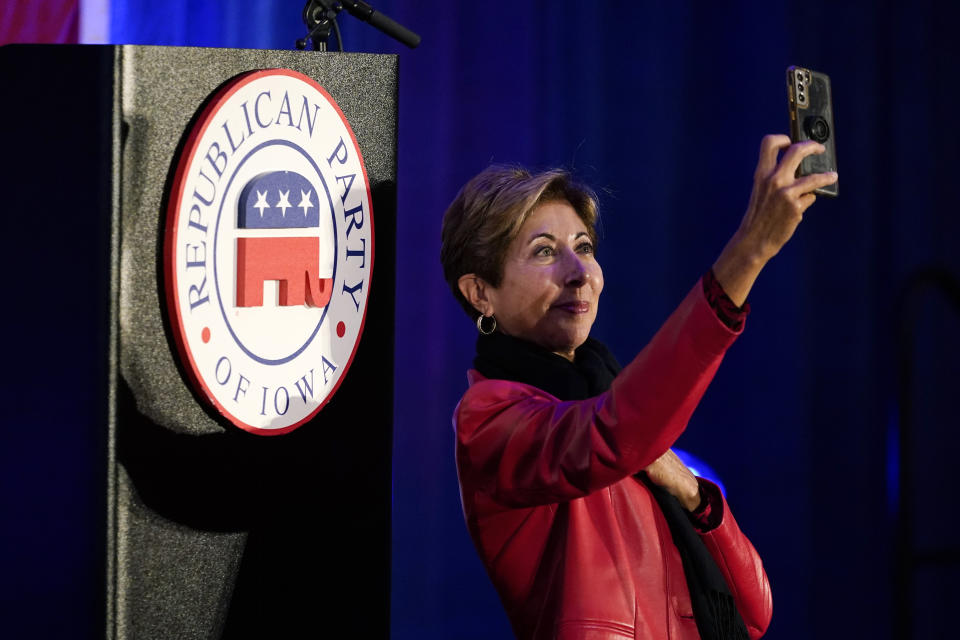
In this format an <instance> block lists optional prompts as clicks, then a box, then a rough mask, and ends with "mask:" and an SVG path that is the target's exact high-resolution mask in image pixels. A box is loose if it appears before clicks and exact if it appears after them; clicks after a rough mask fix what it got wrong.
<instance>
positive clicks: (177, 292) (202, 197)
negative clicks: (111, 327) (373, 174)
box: [164, 69, 374, 435]
mask: <svg viewBox="0 0 960 640" xmlns="http://www.w3.org/2000/svg"><path fill="white" fill-rule="evenodd" d="M373 249H374V247H373V211H372V209H371V207H370V187H369V183H368V180H367V174H366V170H365V169H364V166H363V158H362V157H361V155H360V149H359V148H358V146H357V141H356V138H355V137H354V135H353V131H352V130H351V128H350V125H349V124H348V123H347V120H346V118H344V116H343V113H342V112H341V111H340V108H339V107H338V106H337V104H336V102H334V100H333V98H331V97H330V95H329V94H328V93H327V92H326V91H324V89H323V88H322V87H321V86H320V85H319V84H317V83H316V82H315V81H313V80H311V79H310V78H308V77H307V76H305V75H303V74H300V73H297V72H295V71H290V70H287V69H269V70H263V71H254V72H250V73H247V74H243V75H241V76H238V77H236V78H234V79H233V80H231V81H230V82H228V83H227V84H226V85H225V86H224V87H223V88H221V90H220V91H219V93H218V94H217V95H215V96H214V97H213V98H212V99H211V100H210V101H209V103H208V104H207V106H206V107H205V108H204V110H203V111H202V112H201V113H200V115H199V117H198V118H197V119H196V122H195V124H194V125H193V128H192V130H191V131H190V133H189V136H188V138H187V141H186V144H185V145H184V148H183V151H182V153H181V155H180V157H179V158H178V160H177V165H176V172H175V174H174V179H173V184H172V190H171V192H170V200H169V207H168V212H167V223H166V236H165V239H164V262H165V264H164V268H165V274H164V275H165V285H166V295H167V305H168V315H169V317H170V321H171V329H172V333H173V337H174V341H175V342H176V345H177V350H178V352H179V355H180V357H181V359H182V362H183V366H184V369H185V370H186V371H187V375H188V377H189V378H190V382H191V384H193V386H194V388H195V390H196V391H197V393H198V394H199V395H200V396H201V397H202V398H203V399H204V400H206V401H207V402H209V403H210V404H211V405H212V406H213V407H215V408H216V409H217V410H218V411H219V412H220V413H221V414H222V415H223V416H224V417H226V418H227V419H228V420H229V421H230V422H232V423H233V424H235V425H236V426H238V427H240V428H241V429H245V430H247V431H250V432H252V433H257V434H262V435H276V434H282V433H287V432H290V431H292V430H293V429H295V428H297V427H298V426H300V425H302V424H303V423H304V422H306V421H307V420H309V419H310V418H311V417H313V416H314V415H316V413H317V412H318V411H320V410H321V409H322V408H323V406H324V405H325V404H326V403H327V402H328V401H329V400H330V399H331V397H333V395H334V393H335V392H336V390H337V388H338V386H339V385H340V383H341V382H342V380H343V378H344V376H345V375H347V371H348V369H349V368H350V362H351V360H352V359H353V355H354V353H355V352H356V349H357V345H358V343H359V341H360V337H361V334H362V332H363V324H364V317H365V314H366V309H367V296H368V293H369V291H370V277H371V273H372V270H373V253H374V252H373Z"/></svg>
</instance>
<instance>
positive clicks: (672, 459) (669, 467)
mask: <svg viewBox="0 0 960 640" xmlns="http://www.w3.org/2000/svg"><path fill="white" fill-rule="evenodd" d="M644 471H646V472H647V476H649V477H650V480H651V481H652V482H653V483H654V484H656V485H659V486H661V487H663V488H664V489H666V490H667V491H668V492H669V493H670V495H672V496H673V497H674V498H676V499H677V500H679V501H680V504H682V505H683V508H684V509H686V510H687V511H693V510H694V509H696V508H697V507H698V506H700V483H698V482H697V477H696V476H695V475H693V473H691V471H690V469H688V468H687V465H685V464H683V462H681V461H680V458H679V457H678V456H677V454H675V453H674V452H673V449H667V452H666V453H665V454H663V455H662V456H660V457H659V458H657V459H656V460H654V461H653V464H651V465H650V466H649V467H647V468H646V469H644Z"/></svg>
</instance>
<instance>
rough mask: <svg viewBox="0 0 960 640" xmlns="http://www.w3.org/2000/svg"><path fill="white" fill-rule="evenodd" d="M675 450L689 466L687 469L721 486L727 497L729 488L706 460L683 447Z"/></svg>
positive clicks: (721, 491)
mask: <svg viewBox="0 0 960 640" xmlns="http://www.w3.org/2000/svg"><path fill="white" fill-rule="evenodd" d="M673 452H674V453H675V454H677V457H678V458H680V461H681V462H683V464H685V465H686V466H687V469H690V471H691V472H692V473H693V475H695V476H700V477H701V478H706V479H707V480H709V481H710V482H712V483H713V484H715V485H717V486H718V487H720V493H722V494H723V495H724V497H726V495H727V489H726V488H725V487H724V486H723V483H722V482H721V481H720V476H718V475H717V472H716V471H714V470H713V469H712V468H711V467H710V465H708V464H707V463H706V462H704V461H703V460H701V459H700V458H698V457H697V456H695V455H693V454H692V453H687V452H686V451H684V450H682V449H674V450H673Z"/></svg>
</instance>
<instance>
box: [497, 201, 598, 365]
mask: <svg viewBox="0 0 960 640" xmlns="http://www.w3.org/2000/svg"><path fill="white" fill-rule="evenodd" d="M593 249H594V247H593V241H591V240H590V234H589V233H588V232H587V227H586V226H585V225H584V223H583V221H582V220H581V219H580V216H578V215H577V212H576V211H574V209H573V207H572V206H570V204H569V203H567V202H565V201H562V200H556V201H550V202H544V203H542V204H540V205H539V206H537V207H536V208H535V209H534V210H533V211H532V212H530V215H529V216H528V217H527V220H526V221H525V222H524V223H523V227H521V229H520V233H519V235H517V237H516V238H514V240H513V242H512V243H511V244H510V247H509V249H508V250H507V256H506V261H505V263H504V267H503V280H502V281H501V283H500V286H499V287H495V288H493V287H490V288H489V289H488V299H489V300H490V302H491V303H492V304H491V308H490V311H492V312H493V314H494V315H495V316H496V319H497V327H498V328H499V329H500V330H501V331H503V332H504V333H506V334H507V335H511V336H514V337H517V338H523V339H525V340H529V341H531V342H535V343H536V344H539V345H540V346H542V347H545V348H547V349H549V350H550V351H553V352H554V353H557V354H559V355H562V356H563V357H565V358H567V359H569V360H573V351H574V349H576V348H577V347H579V346H580V345H581V344H583V343H584V341H585V340H586V339H587V337H588V336H589V335H590V327H592V326H593V321H594V320H595V319H596V317H597V302H598V300H599V299H600V291H601V290H602V289H603V271H602V270H601V269H600V265H599V264H597V261H596V258H595V256H594V253H593Z"/></svg>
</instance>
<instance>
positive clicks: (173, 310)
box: [163, 68, 376, 436]
mask: <svg viewBox="0 0 960 640" xmlns="http://www.w3.org/2000/svg"><path fill="white" fill-rule="evenodd" d="M278 75H281V76H289V77H291V78H296V79H297V80H301V81H303V82H305V83H307V84H308V85H310V86H311V87H313V88H314V89H316V90H317V91H319V92H320V93H321V94H322V95H323V96H324V97H325V98H326V100H327V102H328V103H329V104H330V106H332V107H333V108H334V110H335V111H336V113H337V116H338V117H339V118H340V120H341V121H342V122H343V126H344V128H345V129H346V131H347V133H349V134H350V141H351V142H352V143H353V149H354V150H355V151H356V153H357V158H358V159H359V162H360V170H361V171H362V172H363V181H364V188H365V189H366V193H367V203H368V211H367V215H368V218H367V219H366V220H365V222H368V223H369V225H370V267H369V273H370V275H369V278H368V282H369V284H368V286H367V294H366V298H365V301H364V306H363V315H362V316H361V318H360V328H359V330H358V332H357V339H356V341H355V342H354V344H353V348H352V349H351V351H350V357H349V358H348V359H347V362H346V364H344V365H343V371H342V373H341V374H340V376H339V378H337V380H336V382H335V383H334V385H333V388H332V389H330V392H329V393H328V394H327V395H326V397H324V399H323V400H322V401H321V402H320V403H319V404H318V405H317V406H316V407H315V408H314V409H313V410H312V411H311V412H309V413H308V414H307V415H306V416H304V417H303V418H301V419H300V420H298V421H297V422H295V423H293V424H290V425H287V426H285V427H280V428H277V429H263V428H260V427H256V426H254V425H251V424H247V423H246V422H244V421H243V420H241V419H239V418H238V417H237V416H235V415H233V414H232V413H231V412H230V411H228V410H227V408H226V407H224V406H223V404H222V403H220V402H219V401H218V400H217V398H216V397H215V396H214V394H213V393H211V392H210V390H209V389H208V388H207V384H206V383H205V382H204V380H203V378H202V377H201V376H200V374H199V373H198V369H197V363H196V361H195V360H194V358H193V354H192V353H191V352H190V349H189V347H188V346H187V337H186V335H185V333H184V326H183V323H182V322H181V318H180V311H181V309H180V301H179V298H178V296H177V284H178V283H177V272H176V251H175V245H174V240H175V238H176V235H177V224H178V222H179V220H180V213H181V211H180V208H179V203H180V201H181V200H182V197H183V191H184V187H185V186H186V182H187V169H188V168H189V166H190V163H191V160H192V159H193V157H194V154H196V153H197V151H198V146H199V144H200V141H201V140H202V139H203V136H204V134H205V133H206V131H207V128H208V127H209V126H210V124H211V123H212V122H213V120H214V118H215V116H216V115H217V113H218V112H219V110H220V108H221V107H223V106H224V104H225V103H226V102H227V101H228V100H229V99H230V98H231V97H232V96H233V95H234V94H235V93H237V92H238V91H239V90H240V89H242V88H243V87H244V86H246V85H247V84H249V83H251V82H253V81H254V80H258V79H260V78H263V77H268V76H278ZM176 163H177V164H176V171H175V172H174V176H173V181H172V183H171V188H170V193H169V200H168V202H167V207H166V223H165V229H164V237H163V242H164V244H163V274H164V277H165V280H166V282H165V286H164V289H165V294H166V303H167V314H168V316H169V322H170V325H171V326H170V328H171V333H172V335H173V340H174V343H175V344H176V347H177V352H178V354H179V355H180V359H181V363H182V364H185V365H186V366H185V367H184V368H185V370H186V373H187V376H188V378H189V379H190V383H191V384H192V386H193V388H194V390H195V391H197V392H198V394H199V395H200V396H201V397H202V398H203V399H204V400H206V401H207V402H208V403H209V404H210V406H211V407H213V408H215V409H216V410H217V411H218V412H219V413H220V415H222V416H223V417H224V418H226V419H227V420H229V421H230V422H231V423H232V424H233V425H235V426H237V427H239V428H241V429H243V430H244V431H247V432H249V433H253V434H256V435H264V436H278V435H283V434H286V433H290V432H291V431H293V430H294V429H296V428H298V427H300V426H302V425H303V424H305V423H307V422H309V421H310V420H312V419H313V418H314V417H315V416H316V415H317V414H318V413H319V412H320V411H321V410H322V409H323V408H324V407H325V406H326V405H327V403H328V402H330V400H331V399H332V398H333V396H334V395H336V393H337V390H338V389H339V388H340V385H341V384H342V383H343V381H344V379H345V378H346V377H347V374H348V373H349V371H350V366H351V365H352V364H353V359H354V357H355V356H356V354H357V348H358V347H359V346H360V341H361V340H362V339H363V331H364V328H365V326H366V322H367V309H368V308H369V306H370V304H369V303H370V297H371V295H372V293H373V267H374V257H375V255H376V250H375V249H376V227H375V223H374V220H375V216H374V211H373V196H372V194H371V192H370V178H369V176H368V175H367V166H366V163H365V162H364V161H363V154H362V153H361V151H360V145H359V144H358V143H357V136H356V134H355V133H354V132H353V127H351V126H350V123H349V122H348V121H347V118H346V116H344V114H343V111H342V110H341V109H340V105H339V104H337V102H336V100H334V99H333V97H332V96H331V95H330V94H329V92H327V90H326V89H324V88H323V87H322V86H320V84H319V83H318V82H316V81H315V80H313V79H312V78H310V77H309V76H307V75H305V74H303V73H300V72H298V71H294V70H292V69H282V68H276V69H260V70H256V71H247V72H244V73H241V74H238V75H236V76H234V77H233V78H231V79H230V80H228V81H227V82H226V84H225V85H224V86H222V87H221V88H220V89H219V91H218V92H217V93H215V94H214V95H213V97H212V98H211V99H210V102H209V103H208V104H207V105H206V106H205V107H203V109H202V110H201V111H200V112H199V114H198V115H197V116H196V119H195V120H194V123H193V126H192V128H191V130H190V133H189V135H188V136H187V139H186V142H185V143H184V145H183V149H182V150H181V152H180V154H179V156H178V157H177V158H176Z"/></svg>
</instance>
